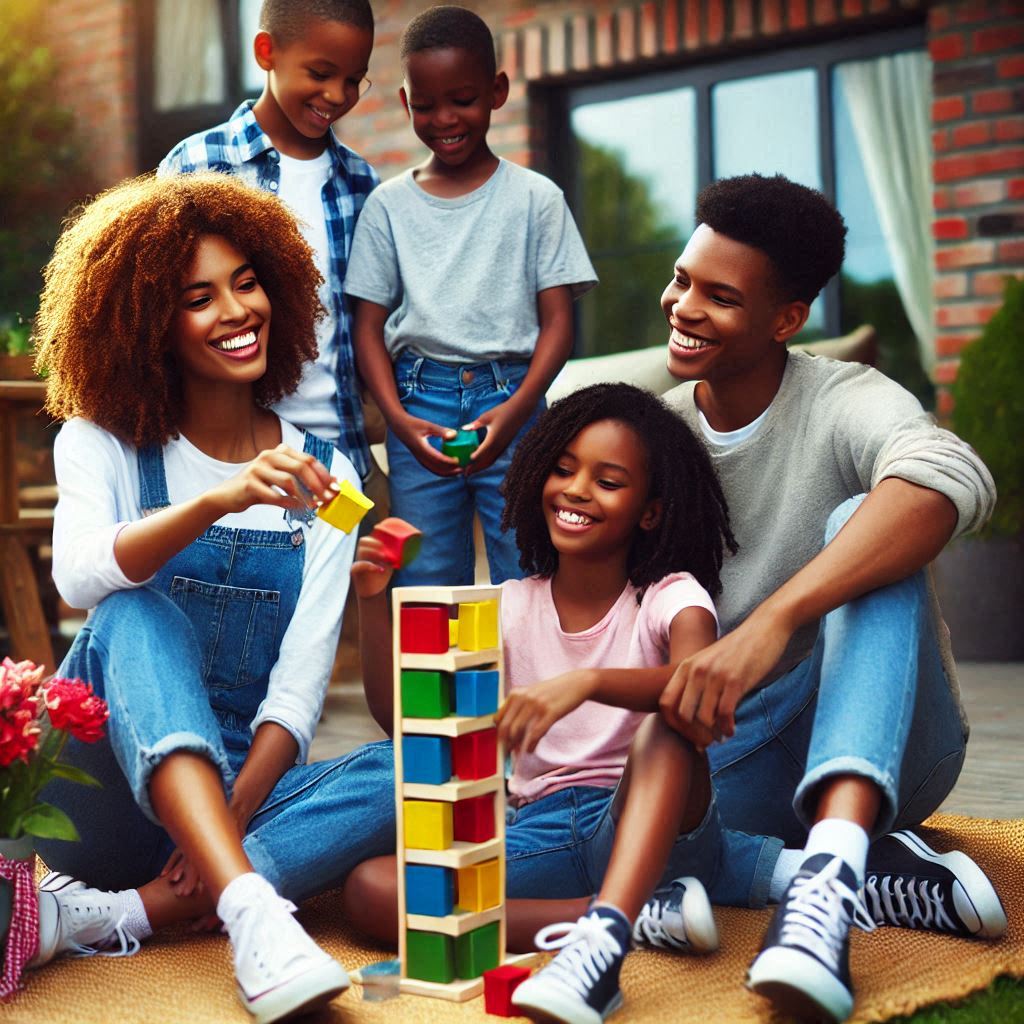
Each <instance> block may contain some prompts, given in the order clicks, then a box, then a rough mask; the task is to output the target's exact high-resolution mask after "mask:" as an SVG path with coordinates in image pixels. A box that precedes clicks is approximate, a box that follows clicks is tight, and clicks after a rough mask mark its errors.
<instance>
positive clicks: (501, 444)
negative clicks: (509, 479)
mask: <svg viewBox="0 0 1024 1024" xmlns="http://www.w3.org/2000/svg"><path fill="white" fill-rule="evenodd" d="M529 415H530V410H529V409H525V410H524V409H523V408H522V407H521V405H520V403H519V402H517V401H516V400H515V395H513V396H512V398H509V399H506V400H505V401H504V402H502V403H501V404H500V405H496V406H494V408H493V409H488V410H487V412H484V413H481V414H480V415H479V416H477V418H476V419H475V420H473V422H472V423H467V424H466V425H465V426H464V427H463V428H462V429H463V430H479V429H480V428H481V427H486V428H487V434H486V435H485V437H484V439H483V440H482V441H481V442H480V445H479V446H478V447H477V448H476V450H475V451H474V452H473V454H472V455H470V457H469V465H468V466H467V467H466V476H471V475H472V474H473V473H479V472H480V471H481V470H484V469H486V468H487V467H488V466H490V465H491V464H492V463H493V462H494V460H495V459H497V458H498V457H499V456H500V455H501V453H502V452H503V451H504V450H505V449H506V448H507V447H508V446H509V445H510V444H511V443H512V440H513V438H514V437H515V436H516V434H517V433H518V432H519V428H520V427H521V426H522V425H523V424H524V423H525V422H526V420H527V418H528V416H529Z"/></svg>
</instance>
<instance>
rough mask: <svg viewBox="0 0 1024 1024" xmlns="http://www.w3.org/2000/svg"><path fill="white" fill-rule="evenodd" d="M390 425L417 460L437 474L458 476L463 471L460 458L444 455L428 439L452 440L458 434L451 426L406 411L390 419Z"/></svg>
mask: <svg viewBox="0 0 1024 1024" xmlns="http://www.w3.org/2000/svg"><path fill="white" fill-rule="evenodd" d="M388 426H389V427H390V428H391V431H392V433H393V434H394V435H395V436H396V437H397V438H398V440H399V441H401V442H402V444H404V445H405V447H406V448H408V449H409V451H411V452H412V453H413V455H414V456H415V457H416V461H417V462H418V463H419V464H420V465H421V466H424V467H425V468H426V469H429V470H430V472H431V473H434V474H436V475H437V476H458V475H459V473H461V472H462V467H461V466H460V465H459V460H458V459H453V458H452V457H451V456H450V455H442V454H441V452H439V451H438V450H437V449H436V448H435V447H434V446H433V445H432V444H431V443H430V441H429V440H428V438H431V437H440V438H442V439H443V440H446V441H447V440H451V438H453V437H455V434H456V431H455V430H453V429H452V428H451V427H442V426H440V425H439V424H437V423H431V422H430V420H423V419H420V418H419V417H418V416H410V415H409V414H408V413H406V412H402V414H401V415H399V416H393V417H392V418H391V419H389V421H388Z"/></svg>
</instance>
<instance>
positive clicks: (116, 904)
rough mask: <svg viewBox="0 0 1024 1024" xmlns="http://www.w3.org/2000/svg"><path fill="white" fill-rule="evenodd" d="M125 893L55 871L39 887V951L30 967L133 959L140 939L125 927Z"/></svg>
mask: <svg viewBox="0 0 1024 1024" xmlns="http://www.w3.org/2000/svg"><path fill="white" fill-rule="evenodd" d="M120 896H121V894H120V893H117V892H104V891H103V890H101V889H90V888H88V887H87V886H86V884H85V883H84V882H80V881H78V880H77V879H74V878H71V877H70V876H69V875H60V874H56V873H54V872H51V873H50V874H48V875H47V876H46V877H45V878H44V879H43V880H42V882H41V883H40V885H39V951H38V952H37V953H36V955H35V956H34V957H33V958H32V960H31V961H30V962H29V964H28V966H29V967H42V966H43V964H48V963H49V962H50V961H51V960H53V959H54V958H55V957H58V956H61V955H63V954H65V953H66V954H69V955H71V956H96V955H99V956H131V955H132V954H133V953H137V952H138V949H139V940H138V939H137V938H136V937H135V936H134V935H132V934H131V933H130V932H129V931H128V930H127V929H126V928H125V927H124V910H123V908H122V905H121V898H120Z"/></svg>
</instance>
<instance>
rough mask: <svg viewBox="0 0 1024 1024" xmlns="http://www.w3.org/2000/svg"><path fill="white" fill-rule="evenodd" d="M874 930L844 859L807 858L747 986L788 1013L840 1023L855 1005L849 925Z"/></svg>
mask: <svg viewBox="0 0 1024 1024" xmlns="http://www.w3.org/2000/svg"><path fill="white" fill-rule="evenodd" d="M852 924H856V925H858V926H859V927H861V928H863V929H864V930H865V931H874V929H875V925H874V922H873V921H872V920H871V918H870V917H868V914H867V911H866V909H865V908H864V904H863V903H861V901H860V897H859V896H858V895H857V878H856V876H855V875H854V873H853V869H852V868H851V867H850V865H849V864H847V863H846V862H845V861H843V860H840V859H839V858H838V857H833V856H831V855H830V854H827V853H818V854H815V855H814V856H813V857H808V858H807V860H805V861H804V862H803V864H802V865H801V866H800V870H799V871H798V872H797V873H796V875H795V876H794V878H793V881H791V882H790V883H789V887H788V888H787V889H786V893H785V895H784V896H783V897H782V901H781V902H780V903H779V906H778V908H777V909H776V911H775V916H774V917H773V918H772V923H771V925H770V926H769V928H768V933H767V934H766V935H765V937H764V942H763V943H762V944H761V952H760V953H758V955H757V958H756V959H755V960H754V962H753V963H752V964H751V965H750V970H749V971H748V972H747V987H748V988H750V989H753V991H755V992H757V993H758V994H759V995H762V996H765V997H767V998H768V999H770V1000H771V1001H772V1003H773V1004H774V1006H775V1007H776V1009H778V1010H780V1011H781V1012H782V1013H783V1014H785V1015H786V1016H787V1017H797V1018H799V1019H805V1018H812V1019H817V1020H822V1019H824V1020H828V1021H841V1020H845V1019H846V1018H847V1017H849V1015H850V1011H851V1010H852V1009H853V985H852V984H851V983H850V926H851V925H852Z"/></svg>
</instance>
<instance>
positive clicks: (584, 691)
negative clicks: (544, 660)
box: [494, 669, 597, 753]
mask: <svg viewBox="0 0 1024 1024" xmlns="http://www.w3.org/2000/svg"><path fill="white" fill-rule="evenodd" d="M596 682H597V680H596V677H595V675H594V673H592V672H590V671H588V670H587V669H578V670H576V671H574V672H566V673H564V674H563V675H560V676H555V677H554V678H553V679H548V680H545V681H544V682H543V683H534V684H533V685H532V686H517V687H516V688H515V689H514V690H513V691H512V692H511V693H510V694H509V695H508V696H507V697H506V698H505V701H504V703H503V704H502V705H501V707H500V708H499V709H498V713H497V715H496V716H495V719H494V720H495V723H496V724H497V726H498V738H499V739H500V740H501V742H502V743H504V744H505V746H506V747H507V748H508V749H509V750H521V751H523V752H524V753H529V752H530V751H532V750H533V749H534V748H535V747H536V746H537V744H538V743H539V742H540V740H541V738H542V737H543V736H544V734H545V733H546V732H547V731H548V729H550V728H551V726H553V725H554V724H555V722H557V721H558V720H559V719H560V718H564V717H565V716H566V715H567V714H569V712H570V711H575V710H576V708H578V707H579V706H580V705H581V704H582V703H583V702H584V701H585V700H588V699H589V698H590V696H591V694H592V693H593V692H594V688H595V686H596Z"/></svg>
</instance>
